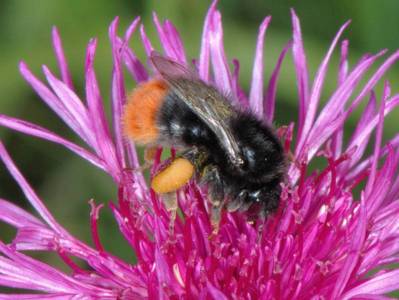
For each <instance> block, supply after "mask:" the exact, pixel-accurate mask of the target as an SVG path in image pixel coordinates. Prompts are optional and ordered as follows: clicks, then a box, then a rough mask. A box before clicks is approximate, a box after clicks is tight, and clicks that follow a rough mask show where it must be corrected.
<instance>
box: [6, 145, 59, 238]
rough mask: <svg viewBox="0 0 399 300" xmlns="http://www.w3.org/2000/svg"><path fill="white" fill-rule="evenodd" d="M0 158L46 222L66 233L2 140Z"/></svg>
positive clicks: (55, 229) (56, 229)
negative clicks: (13, 159) (24, 175)
mask: <svg viewBox="0 0 399 300" xmlns="http://www.w3.org/2000/svg"><path fill="white" fill-rule="evenodd" d="M0 158H1V160H2V161H3V163H4V164H5V165H6V167H7V169H8V171H9V172H10V173H11V175H12V176H13V177H14V179H15V181H16V182H17V183H18V185H19V186H20V188H21V189H22V191H23V192H24V194H25V197H26V198H27V199H28V200H29V202H30V203H31V204H32V206H33V207H34V208H35V209H36V211H37V212H38V213H39V215H40V216H41V217H42V218H43V220H45V221H46V223H47V224H48V225H49V226H50V227H51V228H53V229H54V231H56V232H58V233H60V234H63V233H66V232H65V230H64V228H62V226H60V225H59V224H58V223H57V221H55V219H54V218H53V216H52V215H51V213H50V212H49V211H48V210H47V208H46V206H45V205H44V204H43V202H42V201H41V200H40V198H39V197H38V196H37V195H36V193H35V192H34V190H33V189H32V187H31V186H30V185H29V184H28V182H27V181H26V180H25V178H24V177H23V176H22V174H21V172H20V171H19V170H18V168H17V167H16V166H15V164H14V162H13V161H12V159H11V157H10V156H9V154H8V152H7V150H6V149H5V148H4V145H3V143H2V142H1V141H0Z"/></svg>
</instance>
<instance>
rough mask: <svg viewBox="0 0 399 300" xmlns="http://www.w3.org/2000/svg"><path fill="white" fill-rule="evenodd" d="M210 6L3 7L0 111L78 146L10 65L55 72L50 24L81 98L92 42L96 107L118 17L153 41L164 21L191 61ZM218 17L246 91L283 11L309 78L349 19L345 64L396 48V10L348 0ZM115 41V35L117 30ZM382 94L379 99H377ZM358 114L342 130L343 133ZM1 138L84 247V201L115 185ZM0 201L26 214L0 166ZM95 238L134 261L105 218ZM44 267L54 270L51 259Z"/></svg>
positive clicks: (282, 120) (242, 9) (277, 34)
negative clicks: (257, 51) (299, 40)
mask: <svg viewBox="0 0 399 300" xmlns="http://www.w3.org/2000/svg"><path fill="white" fill-rule="evenodd" d="M208 5H209V1H188V0H167V1H155V0H152V1H145V0H129V1H128V0H124V1H108V0H97V1H81V0H57V1H54V0H38V1H28V0H2V1H1V2H0V54H1V55H0V67H1V72H0V112H1V113H4V114H8V115H11V116H15V117H18V118H22V119H27V120H29V121H32V122H34V123H37V124H40V125H42V126H44V127H47V128H49V129H51V130H54V131H55V132H57V133H59V134H60V135H62V136H65V137H67V138H69V139H71V140H74V141H77V140H76V137H75V136H74V135H73V134H72V133H71V132H70V130H69V129H68V128H67V127H66V126H65V125H64V124H62V123H61V121H59V120H58V119H57V118H56V117H55V116H54V114H53V113H52V112H51V111H50V110H49V109H48V108H47V107H46V106H45V105H44V104H43V103H42V102H41V101H40V100H39V98H38V97H37V96H36V95H35V93H34V92H33V91H32V90H31V89H30V87H29V86H28V85H27V84H26V83H25V82H24V80H23V79H22V78H21V76H20V74H19V72H18V67H17V65H18V61H19V60H20V59H24V60H25V61H26V62H27V63H28V65H29V66H30V67H31V69H32V70H33V71H34V73H35V74H40V76H41V78H43V77H42V75H41V69H40V68H41V65H42V64H46V65H48V66H49V67H50V69H52V70H53V71H57V66H56V62H55V58H54V55H53V52H52V46H51V39H50V34H51V26H52V25H57V27H58V28H59V31H60V33H61V36H62V40H63V44H64V49H65V52H66V55H67V58H68V61H69V66H70V69H71V71H72V73H73V80H74V83H75V86H76V87H77V89H78V92H79V95H81V96H82V98H83V95H84V90H83V88H82V84H83V70H84V69H83V66H84V55H85V47H86V45H87V42H88V40H89V39H90V38H91V37H98V39H99V43H98V51H97V55H96V63H95V66H96V71H97V76H98V80H99V83H100V87H101V91H102V95H103V98H104V99H105V100H106V101H107V102H108V101H109V95H110V76H111V68H112V60H111V55H110V54H111V53H110V45H109V40H108V26H109V24H110V22H111V21H112V20H113V18H114V17H115V16H120V18H121V20H120V21H121V23H120V28H121V29H125V28H126V26H127V25H128V24H129V23H130V22H131V21H132V20H133V18H134V17H135V16H137V15H140V16H141V17H142V21H143V23H144V24H145V26H146V29H147V32H148V33H149V35H150V36H152V37H153V38H152V40H156V38H155V37H154V26H153V23H152V21H151V13H152V11H156V12H157V13H158V16H159V17H160V18H161V19H163V18H169V19H171V20H172V21H173V22H174V24H175V25H176V26H177V28H178V29H179V31H180V34H181V36H182V38H183V41H184V44H185V46H186V49H187V53H188V55H189V57H196V56H198V52H199V50H198V49H199V43H200V36H201V32H202V25H203V20H204V17H205V14H206V11H207V8H208ZM218 7H219V9H220V10H221V12H222V15H223V24H224V35H225V49H226V51H227V54H228V57H229V58H233V57H234V58H238V59H239V60H240V62H241V70H242V73H241V83H242V85H243V87H244V88H245V89H246V90H248V85H249V82H250V77H251V68H252V59H253V54H254V47H255V40H256V36H257V30H258V26H259V24H260V22H261V21H262V19H263V18H264V17H265V16H266V15H272V16H273V19H272V23H271V25H270V26H269V29H268V31H267V37H266V43H265V51H266V52H265V53H266V54H265V57H266V59H265V63H266V66H267V67H266V77H265V78H268V75H269V74H270V70H271V67H273V66H274V63H275V61H276V57H277V55H278V54H279V51H280V50H281V49H282V47H283V46H284V45H285V43H286V42H287V41H288V40H289V39H290V38H291V18H290V12H289V8H291V7H293V8H295V10H296V12H297V14H298V16H299V18H300V20H301V24H302V32H303V36H304V42H305V50H306V54H307V58H308V64H309V67H310V75H311V78H312V77H313V76H314V73H315V70H316V68H317V66H318V64H319V63H320V61H321V60H322V58H323V55H324V54H325V52H326V50H327V48H328V46H329V43H330V42H331V40H332V38H333V37H334V35H335V33H336V31H337V30H338V29H339V27H340V26H341V25H342V24H343V23H344V22H345V21H346V20H348V19H352V24H351V25H350V27H349V30H347V31H346V33H345V35H344V36H345V38H349V39H350V64H351V65H353V64H354V63H355V62H356V60H357V59H358V58H359V57H360V55H362V54H364V53H366V52H372V53H374V52H376V51H378V50H380V49H382V48H388V49H389V50H391V52H392V51H393V50H395V49H397V48H399V18H398V17H397V12H398V11H399V1H395V0H382V1H375V0H353V1H344V0H340V1H317V0H302V1H265V0H251V1H239V0H230V1H227V0H225V1H221V3H220V4H219V6H218ZM120 33H122V30H121V31H120ZM132 46H133V48H134V49H135V50H136V52H137V53H138V54H139V56H141V57H143V56H142V53H143V49H142V47H141V45H140V44H139V40H138V39H134V43H132ZM337 59H338V56H337V55H335V56H334V59H333V63H332V65H331V67H330V71H329V75H328V78H327V84H326V88H325V92H324V94H323V96H324V97H323V100H325V99H326V96H328V95H329V94H330V93H331V91H332V90H333V89H334V87H335V84H336V67H335V66H336V65H337V62H338V60H337ZM290 62H291V57H290V55H289V56H288V59H287V60H286V62H285V64H284V65H283V70H282V75H281V79H280V82H279V89H278V103H277V117H276V124H278V125H281V124H287V122H288V121H289V120H293V119H294V120H295V118H296V112H297V104H296V101H297V100H296V99H297V92H296V83H295V75H294V71H293V68H292V64H291V63H290ZM387 78H388V79H389V80H391V82H392V83H393V84H392V89H393V91H394V92H397V91H398V84H397V83H398V82H399V68H398V66H395V67H394V68H393V69H392V70H391V71H390V72H389V75H388V77H387ZM127 85H128V86H132V87H133V83H132V82H129V79H128V82H127ZM379 95H380V93H379ZM359 114H360V111H359V112H357V114H355V116H354V117H353V118H352V119H351V122H350V123H348V126H347V128H345V129H346V133H347V134H350V132H351V130H353V127H354V126H355V124H356V120H357V117H358V116H359ZM397 117H399V115H398V112H395V113H394V114H393V115H392V116H390V117H389V118H387V121H386V123H385V127H386V128H385V132H386V135H385V137H386V138H388V137H392V136H393V135H394V133H395V132H397V122H395V119H397ZM0 138H1V139H2V140H3V141H4V143H5V145H6V147H7V149H8V150H9V151H10V153H11V154H12V157H13V158H14V160H15V161H16V163H17V165H18V166H19V167H20V169H21V170H22V172H23V174H25V175H26V177H27V179H28V180H29V182H30V183H31V184H32V185H33V187H34V188H35V189H36V191H37V192H38V194H39V195H40V196H41V197H42V199H44V202H45V204H46V205H47V206H48V207H49V209H50V210H51V212H52V213H53V214H54V215H55V217H56V218H57V219H58V220H59V222H60V223H61V224H62V225H63V226H65V227H66V228H67V229H68V230H69V231H70V232H72V233H73V234H74V235H75V236H77V237H78V238H80V239H82V240H84V241H86V242H88V243H89V244H90V243H91V239H90V228H89V224H88V222H89V219H88V214H89V205H88V200H89V199H91V198H94V199H95V200H96V202H97V203H108V202H109V201H111V200H113V199H115V198H116V190H115V186H114V185H113V184H112V182H111V180H110V178H109V177H108V176H106V175H105V174H103V173H102V172H101V171H100V170H97V169H96V168H94V167H92V166H91V165H89V164H88V163H87V162H85V161H83V160H81V159H80V158H78V157H77V156H75V155H74V154H71V153H70V152H68V151H67V150H65V149H63V148H62V147H59V146H57V145H53V144H49V143H47V142H44V141H40V140H37V139H34V138H30V137H26V136H23V135H21V134H17V133H14V132H11V131H9V130H6V129H4V128H0ZM0 197H1V198H4V199H8V200H11V201H14V202H16V203H18V204H19V205H21V206H24V207H26V208H27V209H28V210H30V209H31V208H30V207H29V205H28V204H27V201H26V200H25V198H24V196H23V195H22V193H21V192H20V190H19V188H18V186H17V185H16V184H15V183H14V181H13V180H12V179H11V177H10V176H9V174H8V173H7V172H6V171H5V169H4V168H3V166H2V165H1V167H0ZM100 226H101V227H100V231H101V232H100V235H101V238H102V241H103V243H104V244H105V248H106V249H107V250H109V251H111V252H113V253H115V254H117V255H119V256H122V257H123V258H125V259H126V260H130V261H131V260H134V255H133V253H132V252H131V250H130V248H129V247H128V246H127V244H126V243H125V242H124V241H123V240H122V238H121V237H120V236H119V235H118V234H115V232H117V228H116V226H115V223H114V222H113V218H112V216H111V215H110V214H109V212H108V209H104V210H103V211H102V213H101V219H100ZM14 233H15V232H14V231H13V230H12V229H11V228H10V227H8V226H6V225H4V224H0V238H1V239H2V240H6V241H10V240H11V238H12V236H13V235H14ZM46 259H50V260H51V263H52V264H56V265H59V266H60V268H62V266H61V265H62V264H60V262H59V261H58V260H57V258H56V257H55V256H54V257H51V258H48V257H47V258H46Z"/></svg>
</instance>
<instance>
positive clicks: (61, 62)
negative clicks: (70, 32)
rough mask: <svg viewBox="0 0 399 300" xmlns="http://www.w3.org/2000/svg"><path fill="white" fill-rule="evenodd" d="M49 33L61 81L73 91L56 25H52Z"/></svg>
mask: <svg viewBox="0 0 399 300" xmlns="http://www.w3.org/2000/svg"><path fill="white" fill-rule="evenodd" d="M51 34H52V39H53V48H54V52H55V56H56V57H57V62H58V67H59V69H60V71H61V78H62V81H63V82H64V83H65V84H66V85H67V86H68V87H69V88H70V89H71V90H72V91H73V90H74V87H73V83H72V77H71V73H70V72H69V68H68V63H67V60H66V58H65V54H64V48H63V47H62V42H61V37H60V34H59V32H58V29H57V27H55V26H54V27H53V30H52V32H51Z"/></svg>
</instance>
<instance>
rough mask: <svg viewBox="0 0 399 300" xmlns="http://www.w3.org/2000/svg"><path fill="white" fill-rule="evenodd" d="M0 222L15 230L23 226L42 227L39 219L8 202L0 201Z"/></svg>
mask: <svg viewBox="0 0 399 300" xmlns="http://www.w3.org/2000/svg"><path fill="white" fill-rule="evenodd" d="M0 211H1V214H0V220H2V221H3V222H6V223H8V224H10V225H12V226H14V227H16V228H21V227H24V226H43V225H44V224H43V223H42V222H40V220H39V219H37V218H36V217H34V216H32V215H31V214H29V213H27V212H26V211H24V210H23V209H21V208H19V207H18V206H16V205H14V204H12V203H11V202H9V201H6V200H3V199H0Z"/></svg>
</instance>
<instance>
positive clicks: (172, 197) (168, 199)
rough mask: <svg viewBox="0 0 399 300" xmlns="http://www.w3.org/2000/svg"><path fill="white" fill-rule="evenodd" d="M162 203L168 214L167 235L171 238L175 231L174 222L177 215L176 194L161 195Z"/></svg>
mask: <svg viewBox="0 0 399 300" xmlns="http://www.w3.org/2000/svg"><path fill="white" fill-rule="evenodd" d="M162 196H163V203H164V204H165V208H166V210H167V211H168V212H170V220H169V233H170V235H171V236H173V233H174V229H175V220H176V213H177V208H178V205H177V196H176V193H174V192H172V193H166V194H163V195H162Z"/></svg>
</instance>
